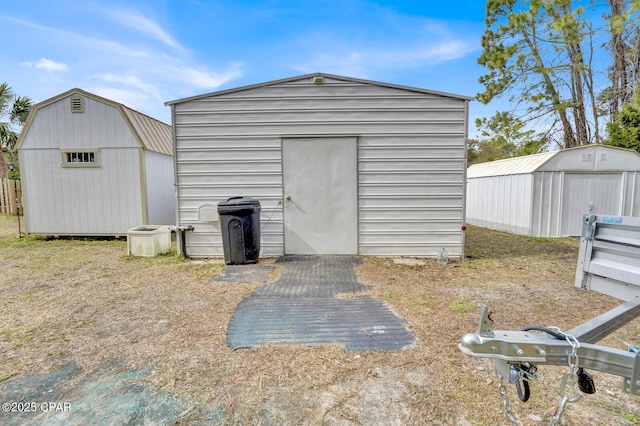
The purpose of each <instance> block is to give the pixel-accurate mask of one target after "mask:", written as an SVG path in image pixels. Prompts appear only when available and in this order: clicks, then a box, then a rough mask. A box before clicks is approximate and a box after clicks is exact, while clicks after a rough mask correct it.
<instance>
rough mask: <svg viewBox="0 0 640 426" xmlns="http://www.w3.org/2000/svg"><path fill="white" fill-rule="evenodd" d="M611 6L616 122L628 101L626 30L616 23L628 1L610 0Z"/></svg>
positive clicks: (611, 106)
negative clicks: (618, 26) (621, 109)
mask: <svg viewBox="0 0 640 426" xmlns="http://www.w3.org/2000/svg"><path fill="white" fill-rule="evenodd" d="M609 5H610V6H611V18H610V22H611V24H610V25H611V41H610V43H611V52H612V54H613V66H612V68H611V101H610V104H609V114H610V115H611V117H610V120H611V121H614V120H615V119H616V116H617V115H618V112H619V111H620V107H621V106H622V105H624V103H625V102H626V101H627V95H628V93H627V90H628V82H627V67H626V63H625V57H626V54H625V42H624V29H623V28H617V27H616V25H614V24H613V22H614V21H616V20H617V19H620V18H621V16H622V14H623V13H624V9H625V6H626V0H609Z"/></svg>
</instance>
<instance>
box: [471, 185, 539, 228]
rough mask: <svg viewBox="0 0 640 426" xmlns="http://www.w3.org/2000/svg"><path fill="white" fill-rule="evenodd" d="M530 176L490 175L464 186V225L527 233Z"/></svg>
mask: <svg viewBox="0 0 640 426" xmlns="http://www.w3.org/2000/svg"><path fill="white" fill-rule="evenodd" d="M532 187H533V175H531V174H521V175H510V176H490V177H481V178H476V179H469V181H468V183H467V222H468V223H469V224H471V225H476V226H482V227H485V228H491V229H497V230H499V231H505V232H511V233H514V234H524V235H527V234H529V229H530V227H531V221H532V217H531V203H532Z"/></svg>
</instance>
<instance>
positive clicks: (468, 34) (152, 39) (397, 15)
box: [0, 0, 501, 135]
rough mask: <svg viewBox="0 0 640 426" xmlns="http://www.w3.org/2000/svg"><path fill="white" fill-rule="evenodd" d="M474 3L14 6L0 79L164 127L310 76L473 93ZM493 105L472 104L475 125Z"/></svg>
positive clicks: (205, 1) (5, 12) (61, 2)
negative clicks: (221, 93) (194, 102)
mask: <svg viewBox="0 0 640 426" xmlns="http://www.w3.org/2000/svg"><path fill="white" fill-rule="evenodd" d="M483 21H484V2H483V1H480V0H458V1H455V2H452V3H448V2H442V1H420V2H416V1H410V0H407V1H402V0H395V1H391V0H377V1H376V0H370V1H368V0H343V1H335V0H334V1H325V0H316V1H284V0H282V1H280V0H271V1H269V0H264V1H232V0H220V1H216V0H182V1H178V0H175V1H170V0H165V1H155V0H128V1H122V2H118V1H109V2H106V1H104V2H101V1H91V0H89V1H86V0H82V1H76V0H57V1H55V2H53V1H51V2H50V1H23V2H19V1H15V2H4V3H3V5H2V8H0V37H1V39H2V40H4V43H3V53H2V56H1V58H0V81H6V82H7V83H9V85H10V86H11V87H13V89H14V91H15V92H16V93H17V94H19V95H26V96H29V97H31V98H32V99H33V100H34V101H35V102H39V101H42V100H45V99H47V98H49V97H52V96H55V95H57V94H59V93H62V92H64V91H67V90H69V89H71V88H74V87H79V88H81V89H84V90H87V91H89V92H92V93H95V94H98V95H101V96H104V97H106V98H110V99H113V100H116V101H118V102H121V103H124V104H125V105H127V106H129V107H131V108H134V109H136V110H138V111H140V112H143V113H145V114H148V115H150V116H152V117H155V118H157V119H159V120H162V121H164V122H167V123H170V122H171V121H170V120H171V119H170V109H169V107H166V106H165V105H164V103H165V102H166V101H170V100H174V99H179V98H183V97H187V96H193V95H199V94H203V93H209V92H213V91H217V90H224V89H229V88H233V87H239V86H244V85H248V84H255V83H261V82H266V81H271V80H277V79H281V78H287V77H293V76H296V75H301V74H307V73H312V72H326V73H331V74H339V75H343V76H348V77H354V78H361V79H368V80H375V81H382V82H387V83H394V84H400V85H407V86H414V87H420V88H424V89H431V90H437V91H443V92H449V93H455V94H460V95H468V96H475V94H476V93H477V92H479V91H481V90H482V86H481V85H480V84H479V83H478V77H479V76H480V75H481V74H482V73H483V68H482V67H480V66H479V65H477V63H476V58H477V57H478V55H479V54H480V51H481V49H480V37H481V35H482V33H483V31H484V24H483ZM496 109H501V108H500V107H499V106H498V105H489V106H483V105H481V104H480V103H479V102H471V106H470V126H469V127H470V128H469V130H470V132H471V135H473V133H474V130H475V126H474V125H473V119H474V118H475V117H478V116H480V117H482V116H491V115H493V113H494V112H495V110H496Z"/></svg>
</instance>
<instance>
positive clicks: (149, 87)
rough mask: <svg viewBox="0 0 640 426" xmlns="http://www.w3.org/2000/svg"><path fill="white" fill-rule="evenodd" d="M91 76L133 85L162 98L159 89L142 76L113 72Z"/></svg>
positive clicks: (109, 81)
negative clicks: (145, 80) (146, 81)
mask: <svg viewBox="0 0 640 426" xmlns="http://www.w3.org/2000/svg"><path fill="white" fill-rule="evenodd" d="M90 78H95V79H99V80H102V81H104V82H107V83H116V84H117V83H119V84H122V85H124V86H127V87H132V88H134V89H138V90H141V91H142V92H145V93H148V94H150V95H152V96H153V97H155V98H158V99H159V98H160V93H159V92H158V89H157V88H156V87H155V86H154V85H153V84H150V83H145V82H144V81H143V80H142V79H141V78H139V77H137V76H134V75H118V74H113V73H103V74H95V75H93V76H91V77H90Z"/></svg>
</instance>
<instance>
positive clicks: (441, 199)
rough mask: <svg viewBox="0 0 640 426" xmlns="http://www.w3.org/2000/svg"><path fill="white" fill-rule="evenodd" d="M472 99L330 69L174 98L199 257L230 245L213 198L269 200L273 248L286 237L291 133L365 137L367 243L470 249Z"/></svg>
mask: <svg viewBox="0 0 640 426" xmlns="http://www.w3.org/2000/svg"><path fill="white" fill-rule="evenodd" d="M466 106H467V101H466V100H465V99H461V98H454V97H446V96H438V95H435V94H427V93H420V92H415V91H410V90H402V89H396V88H389V87H384V86H380V85H376V84H364V83H362V82H355V81H346V80H339V79H331V78H325V79H324V84H322V85H315V84H313V82H312V81H311V79H301V80H295V81H287V82H283V83H280V84H274V85H263V86H257V87H253V88H250V89H248V90H242V91H230V92H227V93H222V94H217V95H215V94H214V95H211V96H207V97H200V98H195V99H191V100H186V101H184V102H176V103H175V104H174V105H173V124H174V131H175V135H176V152H177V155H176V164H177V168H176V170H177V182H178V188H179V190H178V197H179V199H178V209H179V223H180V224H181V225H189V224H192V225H194V227H195V228H196V230H195V231H194V232H192V233H190V234H189V235H188V237H187V239H186V242H187V254H188V255H189V256H192V257H206V256H220V255H222V242H221V238H220V231H219V229H218V226H217V223H216V222H211V221H206V220H200V219H199V217H200V216H199V211H200V212H202V211H203V210H202V206H203V205H206V204H207V203H209V204H210V205H211V206H215V205H216V204H217V202H219V201H220V200H222V199H224V198H226V197H228V196H234V195H245V196H251V197H254V198H257V199H259V200H260V202H261V204H262V214H261V216H262V222H263V225H262V226H263V230H262V254H263V255H279V254H282V253H283V252H284V247H283V244H284V242H283V217H282V205H281V202H282V196H283V194H282V152H281V149H282V148H281V146H282V139H283V138H286V137H317V136H357V137H358V143H359V146H358V157H359V162H358V180H359V182H358V191H359V197H358V203H359V213H358V214H359V234H358V235H359V251H360V253H361V254H378V255H399V254H403V255H415V256H435V255H436V254H437V253H438V252H439V249H440V247H442V246H446V247H447V250H448V251H449V254H450V255H451V256H456V255H460V254H461V253H462V241H463V236H462V234H461V231H460V226H461V225H462V224H463V221H464V212H463V206H464V198H463V197H464V175H465V163H466V158H465V145H466V117H467V109H466Z"/></svg>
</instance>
